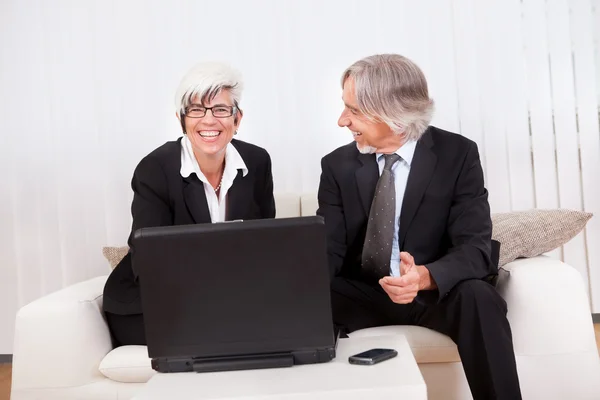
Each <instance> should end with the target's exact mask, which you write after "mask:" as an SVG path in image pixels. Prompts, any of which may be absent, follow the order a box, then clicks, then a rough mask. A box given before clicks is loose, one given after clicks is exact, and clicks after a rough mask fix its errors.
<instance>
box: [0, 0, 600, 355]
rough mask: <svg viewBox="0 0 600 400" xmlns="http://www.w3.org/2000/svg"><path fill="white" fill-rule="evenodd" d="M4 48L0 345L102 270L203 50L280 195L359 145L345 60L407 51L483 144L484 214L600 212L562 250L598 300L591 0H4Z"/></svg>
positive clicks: (449, 122) (0, 18)
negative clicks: (181, 85)
mask: <svg viewBox="0 0 600 400" xmlns="http://www.w3.org/2000/svg"><path fill="white" fill-rule="evenodd" d="M0 51H1V56H0V170H1V171H3V179H2V181H1V183H0V188H1V190H2V192H1V194H2V196H0V260H1V261H0V268H1V269H0V354H2V353H11V349H12V340H13V338H12V336H13V318H14V313H15V311H16V310H17V309H18V307H20V306H21V305H24V304H26V303H27V302H30V301H32V300H34V299H36V298H38V297H40V296H42V295H44V294H46V293H49V292H52V291H54V290H57V289H59V288H61V287H64V286H66V285H69V284H72V283H75V282H78V281H81V280H84V279H87V278H90V277H93V276H97V275H101V274H106V273H108V267H107V264H106V262H105V261H104V260H103V258H102V256H101V253H100V249H101V247H102V246H103V245H121V244H123V243H124V242H125V240H126V237H127V235H128V233H129V227H130V215H129V202H130V199H131V193H130V192H131V191H130V188H129V181H130V178H131V174H132V171H133V168H134V166H135V165H136V163H137V162H138V161H139V160H140V158H141V157H142V156H143V155H145V154H146V153H148V152H149V151H150V150H152V149H154V148H155V147H157V146H158V145H160V144H162V143H163V142H165V141H166V140H173V139H175V138H177V137H178V136H179V135H180V131H179V128H178V123H177V120H176V119H175V116H174V112H175V110H174V107H173V100H172V99H173V95H174V91H175V88H176V86H177V84H178V82H179V79H180V78H181V76H182V74H183V73H184V72H185V71H186V70H187V69H188V68H190V67H191V66H192V65H193V64H194V63H195V62H198V61H202V60H223V61H228V62H231V63H232V64H234V65H235V66H237V67H238V68H240V69H241V70H242V72H243V73H244V75H245V78H246V92H245V95H244V97H243V99H242V106H243V108H244V111H245V117H244V121H243V125H242V127H241V129H240V132H239V136H238V137H239V138H240V139H242V140H248V141H250V142H253V143H256V144H259V145H261V146H264V147H266V148H267V149H268V150H269V152H270V153H271V155H272V158H273V163H274V179H275V188H276V190H278V191H313V190H316V188H317V185H318V177H319V173H320V170H319V160H320V158H321V157H322V156H323V155H324V154H326V153H327V152H329V151H331V150H333V149H334V148H336V147H337V146H339V145H342V144H345V143H347V142H348V141H350V140H351V137H350V134H349V133H348V132H346V131H344V130H342V129H340V128H338V127H337V125H336V121H337V117H338V114H339V112H340V111H341V109H342V102H341V100H340V96H341V89H340V87H339V77H340V74H341V72H342V71H343V70H344V68H345V67H347V66H348V65H349V64H351V63H352V62H354V61H355V60H357V59H359V58H361V57H363V56H367V55H371V54H374V53H381V52H398V53H401V54H404V55H406V56H408V57H410V58H412V59H414V60H415V61H416V62H417V63H418V64H419V65H420V66H421V67H422V68H423V70H424V71H425V73H426V75H427V77H428V79H429V83H430V90H431V92H432V95H433V97H434V99H435V101H436V104H437V113H436V116H435V119H434V124H436V125H437V126H439V127H442V128H445V129H448V130H453V131H457V132H461V133H462V134H464V135H465V136H467V137H470V138H472V139H474V140H475V141H477V143H478V144H479V146H480V151H481V153H482V158H483V162H484V168H485V172H486V183H487V185H488V188H489V189H490V192H491V198H490V199H491V200H490V201H491V204H492V208H493V211H507V210H518V209H527V208H532V207H540V208H550V207H567V208H574V209H585V210H588V211H592V212H596V213H597V214H598V215H597V216H596V217H595V218H593V219H592V220H591V221H590V223H589V224H588V228H587V231H586V232H585V233H584V234H581V235H580V236H578V237H577V238H575V239H574V240H573V241H572V242H571V243H569V244H568V245H567V246H565V248H564V249H561V250H559V251H557V252H554V256H556V257H562V258H563V259H565V260H566V261H568V262H570V263H572V264H573V265H574V266H575V267H576V268H578V269H579V270H580V271H581V273H582V275H583V276H584V278H585V279H586V281H587V282H589V285H590V287H591V288H592V299H591V300H592V302H593V305H594V311H595V312H600V253H599V250H598V247H599V246H598V243H600V222H599V218H600V192H599V190H600V189H599V187H598V186H597V185H596V183H597V180H598V178H597V177H598V176H600V164H599V159H600V145H599V128H598V103H599V102H600V0H572V1H567V0H548V1H544V0H523V1H520V0H497V1H491V0H488V1H482V0H436V1H433V0H431V1H414V0H413V1H409V0H407V1H398V0H394V1H392V0H390V1H382V0H380V1H375V0H371V1H369V2H367V1H364V0H363V1H355V0H336V1H333V0H330V1H316V0H304V1H293V0H254V1H235V0H229V1H223V2H219V1H200V0H198V1H193V0H179V1H170V2H165V1H160V0H152V1H150V0H144V1H142V0H130V1H116V0H105V1H100V0H98V1H82V0H70V1H67V0H63V1H52V2H49V1H43V0H37V1H34V0H27V1H16V0H4V1H1V2H0ZM576 111H577V113H576ZM557 149H558V151H556V150H557Z"/></svg>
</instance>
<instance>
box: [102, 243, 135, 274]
mask: <svg viewBox="0 0 600 400" xmlns="http://www.w3.org/2000/svg"><path fill="white" fill-rule="evenodd" d="M128 251H129V246H121V247H109V246H107V247H103V248H102V254H103V255H104V257H105V258H106V260H107V261H108V263H109V264H110V268H111V269H114V268H115V267H116V266H117V264H119V263H120V262H121V260H122V259H123V257H125V256H126V255H127V252H128Z"/></svg>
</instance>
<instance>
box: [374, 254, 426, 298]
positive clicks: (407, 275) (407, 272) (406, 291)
mask: <svg viewBox="0 0 600 400" xmlns="http://www.w3.org/2000/svg"><path fill="white" fill-rule="evenodd" d="M379 284H380V285H381V287H382V288H383V290H385V292H386V293H387V294H388V296H389V297H390V299H391V300H392V301H393V302H394V303H397V304H408V303H411V302H412V301H413V300H414V298H415V297H416V296H417V294H418V293H419V290H429V289H435V287H436V285H435V282H434V281H433V279H431V275H430V274H429V270H428V269H427V268H426V267H425V266H424V265H415V260H414V258H413V256H411V255H410V254H409V253H407V252H405V251H403V252H401V253H400V276H399V277H391V276H386V277H384V278H382V279H380V280H379Z"/></svg>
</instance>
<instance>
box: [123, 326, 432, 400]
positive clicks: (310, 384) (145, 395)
mask: <svg viewBox="0 0 600 400" xmlns="http://www.w3.org/2000/svg"><path fill="white" fill-rule="evenodd" d="M376 347H383V348H393V349H396V350H397V351H398V356H397V357H395V358H393V359H391V360H387V361H384V362H381V363H379V364H376V365H372V366H359V365H352V364H349V363H348V357H349V356H351V355H353V354H356V353H360V352H362V351H365V350H369V349H371V348H376ZM159 399H160V400H164V399H174V400H178V399H202V400H207V399H236V400H250V399H252V400H275V399H277V400H291V399H293V400H299V399H311V400H321V399H323V400H325V399H327V400H333V399H335V400H337V399H339V400H364V399H369V400H377V399H402V400H426V399H427V388H426V386H425V381H424V380H423V377H422V376H421V372H420V371H419V367H418V366H417V363H416V361H415V359H414V357H413V355H412V352H411V350H410V347H409V345H408V343H407V342H406V338H405V337H404V336H402V335H393V336H375V337H365V338H348V339H340V342H339V343H338V348H337V356H336V358H335V360H332V361H331V362H328V363H325V364H313V365H297V366H293V367H291V368H273V369H260V370H246V371H230V372H210V373H195V372H189V373H187V372H186V373H175V374H160V373H159V374H156V375H154V376H153V377H152V378H151V379H150V380H149V381H148V383H147V384H146V385H145V386H144V388H143V389H142V390H141V391H140V392H139V393H138V394H137V395H136V397H135V399H134V400H159Z"/></svg>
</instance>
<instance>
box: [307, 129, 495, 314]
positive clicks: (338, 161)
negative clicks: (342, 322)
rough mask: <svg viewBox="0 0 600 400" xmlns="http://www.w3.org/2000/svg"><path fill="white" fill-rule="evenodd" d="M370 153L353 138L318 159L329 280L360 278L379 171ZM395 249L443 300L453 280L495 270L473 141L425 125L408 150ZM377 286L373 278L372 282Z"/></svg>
mask: <svg viewBox="0 0 600 400" xmlns="http://www.w3.org/2000/svg"><path fill="white" fill-rule="evenodd" d="M375 157H376V156H375V155H374V154H361V153H359V151H358V149H357V148H356V144H355V143H350V144H348V145H346V146H343V147H340V148H338V149H336V150H334V151H333V152H331V153H330V154H328V155H327V156H325V157H323V159H322V161H321V168H322V173H321V181H320V186H319V192H318V202H319V208H318V211H317V214H318V215H321V216H323V217H324V219H325V225H326V228H327V236H328V256H329V266H330V270H331V271H330V272H331V276H332V278H333V277H334V276H343V277H346V278H349V279H358V280H365V279H366V278H365V274H364V273H363V272H362V271H361V253H362V248H363V243H364V240H365V232H366V228H367V217H368V214H369V209H370V206H371V202H372V201H373V196H374V193H375V186H376V184H377V180H378V179H379V169H378V165H377V161H376V158H375ZM399 228H400V232H399V235H398V237H399V246H400V251H407V252H409V253H410V254H412V255H413V257H414V259H415V263H416V264H421V265H425V266H426V267H427V268H428V269H429V271H430V273H431V276H432V277H433V279H434V280H435V282H436V283H437V286H438V290H437V292H435V291H433V292H432V291H430V292H429V293H426V292H420V293H419V296H417V299H422V300H425V301H426V302H428V303H429V302H431V301H436V300H440V299H442V298H443V297H444V296H445V295H447V294H448V292H449V291H450V290H451V289H452V288H453V287H454V286H455V285H456V284H457V283H459V282H461V281H463V280H467V279H473V278H475V279H490V277H492V279H491V280H493V277H495V276H496V275H497V262H498V261H497V258H498V251H499V248H498V243H494V249H492V239H491V235H492V222H491V216H490V207H489V204H488V192H487V190H486V188H485V186H484V179H483V170H482V167H481V162H480V159H479V152H478V150H477V145H476V144H475V142H473V141H471V140H469V139H467V138H465V137H463V136H460V135H457V134H454V133H451V132H447V131H444V130H441V129H438V128H435V127H433V126H430V127H429V128H428V129H427V130H426V131H425V133H424V134H423V136H422V137H421V139H420V140H419V141H418V143H417V146H416V148H415V154H414V157H413V160H412V163H411V167H410V173H409V176H408V182H407V185H406V190H405V193H404V199H403V202H402V209H401V214H400V227H399ZM373 284H376V282H373Z"/></svg>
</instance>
